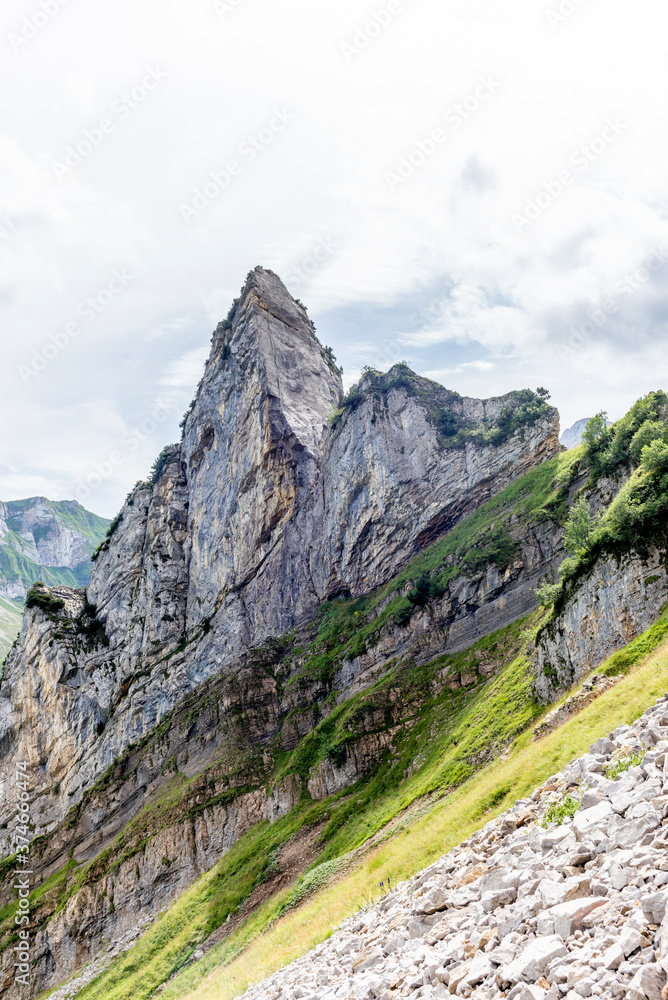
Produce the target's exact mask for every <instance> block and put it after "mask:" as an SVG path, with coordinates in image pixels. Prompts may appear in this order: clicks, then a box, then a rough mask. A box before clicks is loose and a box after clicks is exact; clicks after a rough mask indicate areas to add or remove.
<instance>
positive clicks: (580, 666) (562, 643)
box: [536, 550, 668, 701]
mask: <svg viewBox="0 0 668 1000" xmlns="http://www.w3.org/2000/svg"><path fill="white" fill-rule="evenodd" d="M667 600H668V577H667V572H666V556H665V553H663V552H658V551H656V550H655V551H653V552H652V553H651V554H650V555H649V556H648V557H647V558H646V559H642V558H641V557H640V556H638V555H635V554H632V555H628V556H625V557H623V558H622V559H621V560H620V561H618V560H617V559H615V558H614V557H608V558H605V559H602V560H601V561H600V562H599V563H598V564H597V565H596V567H595V568H594V571H593V572H592V574H591V576H590V577H588V578H587V579H586V580H585V581H584V582H583V583H582V584H581V586H580V587H579V588H578V590H577V591H576V593H575V594H574V595H573V596H572V597H571V599H570V600H569V601H568V603H567V605H566V607H565V608H564V610H563V612H562V613H561V614H560V615H559V617H558V618H557V620H556V621H555V622H554V623H553V624H552V625H551V626H550V627H549V628H548V629H547V630H546V631H545V632H544V633H543V635H542V638H541V640H540V642H539V643H538V646H537V649H536V692H537V694H538V695H539V697H540V698H542V699H543V700H545V701H549V700H551V699H553V698H554V697H555V695H556V694H558V693H559V692H560V691H563V690H566V689H567V688H569V687H570V686H571V685H572V684H574V683H575V682H576V681H578V680H580V679H581V678H582V677H584V676H585V675H586V674H588V673H589V672H590V671H591V670H593V669H594V668H595V667H597V666H599V665H600V664H601V663H603V662H604V661H605V660H606V659H607V658H608V657H609V656H611V655H612V654H613V653H615V652H617V651H618V650H619V649H622V648H623V647H624V646H626V645H627V644H628V643H629V642H631V641H632V640H633V639H635V638H637V637H638V636H639V635H641V634H642V632H644V631H645V630H646V629H648V628H649V627H650V626H651V625H652V624H653V623H654V622H655V621H656V619H657V617H658V615H659V613H660V611H661V609H662V607H663V606H664V604H665V603H666V601H667Z"/></svg>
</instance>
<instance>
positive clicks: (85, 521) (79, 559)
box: [0, 497, 110, 658]
mask: <svg viewBox="0 0 668 1000" xmlns="http://www.w3.org/2000/svg"><path fill="white" fill-rule="evenodd" d="M109 524H110V521H109V520H108V519H107V518H105V517H99V516H98V515H97V514H92V513H91V512H90V511H88V510H86V509H85V508H84V507H82V506H81V504H79V503H77V502H76V500H61V501H54V500H47V499H46V497H30V498H29V499H27V500H11V501H9V502H7V503H2V502H0V658H4V656H5V655H6V653H7V652H8V650H9V648H10V647H11V645H12V643H13V641H14V639H15V638H16V636H17V635H18V633H19V630H20V627H21V619H22V616H23V600H24V598H25V596H26V594H27V592H28V590H29V589H30V587H31V586H32V585H33V583H35V582H36V581H38V580H41V581H42V582H43V583H46V584H48V585H50V586H58V585H64V586H69V587H85V586H87V585H88V582H89V580H90V572H91V568H92V564H91V560H90V557H91V555H92V553H93V551H94V550H95V548H96V547H97V546H98V545H99V544H100V542H101V541H102V540H103V538H104V537H105V535H106V533H107V530H108V528H109Z"/></svg>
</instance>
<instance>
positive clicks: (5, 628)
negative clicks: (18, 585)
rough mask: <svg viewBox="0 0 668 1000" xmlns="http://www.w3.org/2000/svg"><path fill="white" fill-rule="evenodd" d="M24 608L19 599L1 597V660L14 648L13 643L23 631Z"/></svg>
mask: <svg viewBox="0 0 668 1000" xmlns="http://www.w3.org/2000/svg"><path fill="white" fill-rule="evenodd" d="M22 619H23V608H22V606H21V604H20V603H19V602H17V601H7V600H5V598H3V597H0V662H2V661H3V660H4V658H5V657H6V656H7V653H8V652H9V650H10V649H11V648H12V643H13V642H14V640H15V639H16V637H17V635H18V634H19V632H20V631H21V621H22Z"/></svg>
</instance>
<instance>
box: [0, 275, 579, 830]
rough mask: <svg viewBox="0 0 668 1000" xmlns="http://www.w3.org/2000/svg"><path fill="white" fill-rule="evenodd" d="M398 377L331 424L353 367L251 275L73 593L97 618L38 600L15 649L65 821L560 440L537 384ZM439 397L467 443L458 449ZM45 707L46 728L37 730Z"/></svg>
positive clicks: (271, 281) (275, 287)
mask: <svg viewBox="0 0 668 1000" xmlns="http://www.w3.org/2000/svg"><path fill="white" fill-rule="evenodd" d="M369 382H373V385H367V384H366V383H369ZM381 382H382V384H381V385H380V386H379V385H378V384H377V383H378V378H377V377H375V376H371V375H368V376H367V378H366V382H365V381H364V380H363V382H362V383H361V385H360V389H359V391H358V396H357V397H356V398H355V399H354V401H353V402H351V403H350V404H348V405H347V406H344V412H343V414H342V415H339V416H338V422H337V425H336V427H335V428H334V429H333V430H331V429H330V427H329V424H328V417H331V415H332V413H333V411H334V412H335V411H336V409H337V407H338V404H339V403H340V402H341V399H342V390H341V382H340V375H339V372H338V370H337V369H336V368H335V366H334V365H333V363H332V362H331V359H330V357H329V356H328V355H327V353H326V351H325V350H324V349H323V348H322V347H321V345H320V344H319V342H318V341H317V339H316V337H315V334H314V333H313V327H312V324H311V321H310V320H309V319H308V316H307V314H306V312H305V310H304V309H303V307H302V306H300V305H298V304H297V303H296V302H295V301H294V300H293V299H292V298H291V297H290V296H289V294H288V293H287V291H286V290H285V288H284V286H283V285H282V283H281V282H280V280H279V279H278V278H277V277H276V276H275V275H273V274H272V273H271V272H268V271H264V270H262V269H261V268H258V269H256V270H255V271H254V272H251V275H250V276H249V279H248V282H247V284H246V286H245V288H244V290H243V293H242V296H241V299H240V301H239V302H238V303H237V304H236V305H235V307H234V309H233V312H232V314H231V317H230V318H229V319H228V320H227V321H225V323H222V324H220V325H219V327H218V329H217V330H216V332H215V334H214V337H213V340H212V350H211V357H210V360H209V362H208V364H207V367H206V370H205V374H204V377H203V379H202V382H201V384H200V387H199V390H198V393H197V396H196V398H195V401H194V404H193V406H192V408H191V410H190V412H189V413H188V415H187V417H186V420H185V425H184V432H183V441H182V443H181V445H180V446H178V447H174V448H170V449H166V451H165V453H164V454H163V456H162V457H161V462H160V463H159V466H158V471H157V474H156V477H155V482H154V483H145V484H139V485H138V486H137V487H136V488H135V490H134V491H133V492H132V494H131V495H130V497H129V498H128V500H127V502H126V504H125V505H124V507H123V509H122V511H121V513H120V515H119V517H118V518H117V519H116V521H115V522H114V524H113V525H112V531H111V532H110V536H109V538H108V539H107V540H106V541H105V543H104V544H103V545H102V547H101V550H100V552H99V555H98V557H97V559H96V562H95V567H94V571H93V575H92V579H91V583H90V586H89V588H88V591H87V596H85V597H84V595H83V594H82V593H77V592H75V591H72V592H70V593H66V592H65V591H63V590H59V591H58V592H57V594H56V595H55V596H56V600H59V601H63V602H64V608H65V610H66V613H67V616H69V619H70V623H71V628H70V630H74V633H77V634H79V633H78V630H80V628H83V624H82V622H83V620H82V618H81V616H82V615H84V614H85V609H86V608H88V607H92V608H94V609H95V615H96V621H97V622H98V623H99V625H98V627H97V628H96V629H95V630H93V631H92V632H91V631H90V630H89V634H88V641H87V642H83V641H82V640H81V639H75V640H73V641H70V640H69V639H67V630H66V631H65V632H63V630H62V629H58V628H55V629H54V628H53V622H52V621H51V620H50V618H49V615H48V614H47V615H46V616H45V615H44V614H43V613H42V612H41V611H39V610H36V611H34V612H32V613H29V614H28V615H27V616H26V619H25V623H24V629H23V632H22V637H21V641H20V642H19V644H18V646H17V647H16V649H15V650H14V651H13V652H12V654H11V655H10V657H9V659H8V661H7V665H6V672H5V682H4V684H3V687H2V689H1V691H0V726H1V732H0V735H1V736H2V738H3V740H4V741H5V744H6V745H7V746H8V747H12V748H13V752H15V753H19V754H21V755H22V757H24V758H25V759H27V760H30V761H34V762H35V775H36V789H35V791H36V806H37V810H38V811H39V812H42V815H43V819H42V822H46V823H47V829H48V828H49V823H55V822H58V821H60V820H62V819H63V818H64V815H65V813H66V811H67V808H69V807H70V806H72V805H75V804H76V803H77V801H78V800H79V798H80V797H81V795H82V794H83V791H84V790H85V789H86V788H87V787H90V786H91V785H92V784H93V783H94V781H95V780H96V778H97V776H98V775H99V774H101V773H102V772H103V771H104V770H105V769H106V768H107V767H108V766H109V765H110V764H111V763H112V762H113V760H114V759H115V758H116V757H118V755H119V754H121V753H122V752H123V751H124V749H125V748H126V747H127V746H129V745H130V744H131V743H133V742H134V741H136V740H138V739H140V738H142V737H143V736H144V735H145V734H146V733H148V732H149V731H150V730H151V728H152V727H153V726H155V725H156V724H157V723H159V721H160V719H161V718H162V717H163V716H164V714H165V713H166V712H168V711H169V710H171V709H172V708H173V707H174V705H175V704H176V703H177V701H178V700H179V699H180V698H182V697H183V696H184V695H185V694H187V693H188V692H189V691H191V690H192V689H194V688H195V687H196V686H197V685H198V684H200V683H202V682H203V681H204V680H206V678H207V677H210V676H212V675H214V674H216V673H219V672H220V671H221V670H223V669H224V668H225V666H226V664H227V665H229V666H230V668H231V666H232V665H233V664H234V663H235V662H236V659H237V658H238V657H239V656H240V655H244V654H245V653H246V651H247V650H248V649H249V648H253V647H257V646H260V645H262V644H263V643H265V642H267V641H269V640H271V639H273V638H276V637H278V636H280V635H283V634H285V633H286V632H288V631H289V630H290V629H293V628H295V627H298V626H299V625H300V624H302V623H304V622H306V621H308V620H309V619H310V618H313V616H314V615H315V614H316V611H317V609H318V606H319V604H320V603H321V602H322V601H323V600H327V599H331V598H334V597H341V596H346V595H353V596H355V595H359V594H361V593H364V592H367V591H369V590H371V589H372V588H373V587H377V586H379V585H381V584H383V583H385V582H386V581H387V580H388V579H390V577H391V576H392V575H393V573H395V572H396V571H397V570H398V569H400V568H401V566H402V565H403V564H404V563H405V562H406V561H407V559H408V558H409V557H410V556H411V555H413V554H415V553H416V552H417V551H419V550H420V549H421V548H422V547H423V546H425V545H426V544H428V543H429V542H430V541H432V540H433V538H434V537H435V536H438V535H439V534H442V533H443V532H444V531H446V530H447V529H448V528H449V527H452V526H453V525H454V524H455V523H456V522H457V521H458V520H460V519H461V518H462V517H464V516H465V515H466V514H467V513H470V512H471V511H472V510H474V509H475V508H476V507H477V506H479V505H480V504H481V503H482V502H483V501H485V500H487V499H488V498H489V497H490V495H493V494H495V493H498V492H500V491H501V490H502V489H503V488H504V487H505V486H506V485H508V483H510V482H512V481H513V480H514V479H516V478H517V476H518V475H520V474H521V473H522V472H523V471H525V470H527V469H530V468H532V467H535V466H536V465H538V464H540V463H541V462H543V461H544V460H545V459H547V458H550V457H551V456H552V455H553V454H555V453H556V452H557V451H558V449H559V445H558V415H557V412H556V410H554V409H552V408H550V407H549V406H547V405H546V404H545V403H544V402H542V401H541V400H539V399H535V402H534V397H533V394H531V393H529V394H528V396H529V399H528V400H527V397H526V394H521V393H519V394H511V395H510V396H509V397H504V398H503V399H497V400H489V401H486V402H483V401H476V400H466V399H461V398H459V397H457V398H456V399H454V397H453V394H451V393H448V392H447V390H443V389H442V388H441V387H439V386H436V385H435V384H434V383H428V382H427V380H422V379H419V378H418V377H417V376H414V375H413V373H411V372H410V371H409V370H406V371H404V370H401V371H400V372H398V373H397V372H394V371H393V372H392V373H390V376H389V377H388V378H386V379H385V380H384V381H383V380H382V379H381ZM425 394H426V395H427V396H428V398H427V399H425V398H424V396H425ZM441 398H442V400H443V401H442V402H441ZM532 403H534V406H535V409H534V410H533V411H531V410H527V407H528V406H529V405H530V404H532ZM444 404H445V405H444ZM434 411H436V413H437V414H438V417H441V415H443V414H452V416H451V417H450V418H449V419H450V423H448V425H447V426H446V428H445V430H447V431H448V432H449V433H450V434H452V431H455V433H457V434H459V435H460V438H461V436H462V435H464V436H465V439H464V440H458V441H457V442H456V446H450V447H448V440H447V436H444V435H443V433H442V432H441V429H440V428H439V425H438V420H437V419H435V417H434ZM466 435H469V436H466ZM57 617H58V616H57V615H56V618H57ZM51 618H53V616H51ZM59 636H63V638H59ZM26 667H27V670H26ZM37 714H39V717H40V720H42V721H40V726H39V728H40V729H41V734H40V736H39V738H38V737H37V729H33V728H32V727H30V728H29V727H27V726H25V725H24V726H23V727H22V726H21V720H23V721H24V722H25V720H26V719H31V720H35V719H36V718H37ZM46 719H48V720H49V721H48V723H47V722H46V721H45V720H46ZM38 743H39V749H38ZM10 757H11V754H8V755H7V756H6V757H5V761H7V760H9V759H10ZM7 781H8V776H7V774H6V765H5V766H4V767H0V786H1V787H5V788H6V787H7V784H6V782H7ZM3 782H4V784H3ZM56 782H58V783H59V787H60V789H61V794H60V796H59V797H56V799H55V800H54V798H53V796H51V794H50V792H51V788H52V786H53V784H54V783H56ZM66 807H67V808H66Z"/></svg>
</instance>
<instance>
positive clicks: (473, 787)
mask: <svg viewBox="0 0 668 1000" xmlns="http://www.w3.org/2000/svg"><path fill="white" fill-rule="evenodd" d="M667 687H668V642H665V641H664V643H663V644H662V645H661V646H660V647H659V648H658V649H657V651H656V652H655V653H654V654H652V655H650V656H649V657H647V658H646V659H645V660H644V661H642V662H641V664H640V665H639V666H637V667H636V668H635V669H633V670H632V672H631V673H630V675H629V676H628V677H625V678H624V679H623V680H622V681H621V682H620V683H619V684H618V685H617V686H616V687H614V688H613V689H612V690H610V691H608V692H606V693H605V694H604V695H603V696H601V698H599V699H598V700H597V701H595V702H594V703H592V704H591V705H589V706H588V707H587V708H586V709H584V711H583V712H582V713H581V714H579V715H577V716H576V717H575V718H573V719H571V720H570V721H568V722H567V723H565V725H563V726H562V727H561V728H560V729H558V730H557V731H556V732H554V733H551V734H550V735H549V736H547V737H545V738H544V739H542V740H540V741H539V742H537V743H534V742H532V739H531V731H530V730H529V731H527V732H525V733H524V734H523V735H522V736H520V737H519V738H518V739H517V740H516V742H515V744H514V746H513V749H512V752H511V754H510V756H509V758H508V759H500V760H496V761H494V762H493V763H492V764H490V765H488V766H487V767H485V768H484V769H483V770H482V771H481V772H480V773H478V774H477V775H476V776H475V777H474V778H473V779H472V780H470V781H468V782H467V783H466V784H464V785H463V786H462V787H461V788H459V789H458V790H457V791H455V792H453V793H452V794H451V795H449V796H448V797H447V798H445V799H444V800H442V801H440V802H438V803H437V804H436V805H435V806H434V807H433V808H432V809H431V810H430V811H429V812H428V813H427V814H426V815H424V816H420V817H418V818H417V819H416V820H415V821H414V822H412V823H409V824H407V825H406V827H405V828H404V829H403V830H401V831H400V832H398V833H397V834H396V835H395V836H392V837H391V838H390V839H388V840H387V841H386V842H385V843H384V844H381V845H380V846H379V847H377V848H375V849H374V850H372V851H371V852H370V853H369V854H368V856H367V857H366V858H365V859H364V861H363V862H362V864H360V865H359V866H358V867H356V868H355V870H354V871H352V872H351V873H350V874H349V875H347V876H345V877H344V878H343V879H342V880H341V881H339V882H338V883H336V884H335V885H333V886H330V887H327V888H325V889H323V890H322V891H321V892H319V893H317V894H316V895H315V896H314V897H313V898H312V899H310V900H309V901H308V902H307V903H305V904H304V905H303V906H301V907H300V908H299V909H298V910H296V911H294V912H292V913H290V914H288V915H287V916H285V917H284V918H283V919H282V920H280V921H279V922H278V924H277V925H276V926H275V927H274V928H273V929H271V930H269V931H268V932H267V933H265V934H262V935H257V936H255V938H254V940H253V941H252V943H251V944H250V946H249V947H248V948H247V949H246V950H245V951H244V952H243V953H242V954H241V955H239V956H238V957H236V958H233V960H232V961H231V962H229V964H220V963H221V962H224V961H225V957H226V955H225V952H227V953H228V955H229V956H233V955H234V951H235V950H237V949H238V948H239V947H240V946H241V945H242V943H243V936H244V935H243V931H242V932H240V933H239V935H238V937H239V940H238V941H236V942H235V941H229V942H226V943H225V944H224V945H223V946H221V947H220V948H219V951H218V954H215V955H214V953H212V958H209V961H208V962H207V965H210V964H212V960H213V961H216V962H217V963H218V965H217V967H216V968H214V969H213V970H212V971H211V973H210V974H209V975H208V977H207V978H206V979H204V980H203V981H202V982H199V983H198V980H199V978H200V975H201V972H202V971H203V970H200V969H197V968H196V967H195V968H194V969H192V970H189V971H188V972H186V973H183V974H182V976H181V978H180V980H179V979H177V980H176V981H175V982H174V983H173V984H170V986H169V987H168V988H167V990H166V991H165V992H164V993H162V994H161V996H163V997H165V1000H176V998H177V997H178V998H183V1000H214V998H215V1000H227V998H231V997H234V996H236V995H237V994H239V993H240V992H242V991H243V990H244V989H246V988H247V986H249V985H250V984H252V983H256V982H259V981H260V980H261V979H263V978H265V977H266V976H268V975H271V973H272V972H274V971H276V970H277V969H279V968H281V967H282V966H284V965H285V964H287V963H288V962H290V961H293V960H294V959H295V958H297V957H299V956H300V955H302V954H304V953H305V952H306V951H308V950H309V949H310V948H312V947H314V946H315V945H316V944H318V943H319V942H320V941H323V940H324V939H325V938H327V937H328V936H329V934H330V933H331V931H332V930H334V929H335V928H336V927H337V926H338V924H339V923H340V922H341V920H343V919H344V918H345V917H346V916H349V915H350V914H351V913H354V912H355V911H356V910H358V909H359V908H360V907H362V906H364V905H365V904H366V903H368V902H370V901H371V900H372V899H376V898H378V897H379V895H380V890H379V888H378V883H379V879H383V878H386V877H387V875H388V874H390V875H391V876H393V881H397V880H398V879H400V878H406V877H408V876H410V875H412V874H414V873H415V872H417V871H419V870H420V869H422V868H424V867H425V866H426V865H428V864H430V863H431V862H432V861H434V860H435V859H436V858H438V857H439V856H440V855H441V854H443V853H444V852H446V851H447V850H449V849H450V848H452V847H453V846H455V845H456V844H457V843H460V842H461V841H462V840H464V839H466V837H468V836H470V834H471V833H472V832H473V831H474V830H476V829H478V828H479V827H481V826H483V825H484V824H485V823H487V822H488V821H489V820H490V819H492V818H493V817H494V816H496V815H497V814H498V813H500V812H502V811H503V810H504V809H507V808H508V807H509V806H511V805H512V803H513V802H514V801H515V800H516V799H518V798H523V797H525V796H526V795H528V794H529V793H530V792H531V791H532V790H533V789H534V788H536V787H537V786H539V785H540V784H541V783H543V782H544V781H545V780H546V779H547V778H548V777H549V776H550V775H552V774H554V773H555V771H557V770H560V769H561V768H562V767H563V766H564V765H565V764H566V763H567V762H568V761H569V760H571V759H572V758H573V757H576V756H579V755H580V754H582V753H585V752H586V751H587V749H588V747H589V746H590V745H591V743H592V742H594V741H595V740H596V739H597V738H598V737H600V736H602V735H605V734H606V733H608V732H610V731H612V730H613V729H615V728H616V727H617V726H619V725H621V724H622V723H630V722H632V721H633V720H634V719H635V718H637V717H638V716H639V715H641V714H642V712H643V711H644V710H645V709H646V708H647V707H648V706H649V705H651V704H652V703H653V702H654V701H655V700H656V698H658V697H659V696H660V695H662V694H664V693H665V691H666V689H667ZM256 920H257V918H256ZM207 957H208V956H207ZM202 964H204V963H202ZM189 987H192V988H189ZM93 996H100V997H102V996H109V998H110V1000H111V998H112V997H116V996H121V994H116V993H109V994H105V993H99V994H95V993H87V994H86V997H87V1000H88V998H89V997H90V998H92V997H93ZM128 996H130V994H128Z"/></svg>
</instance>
